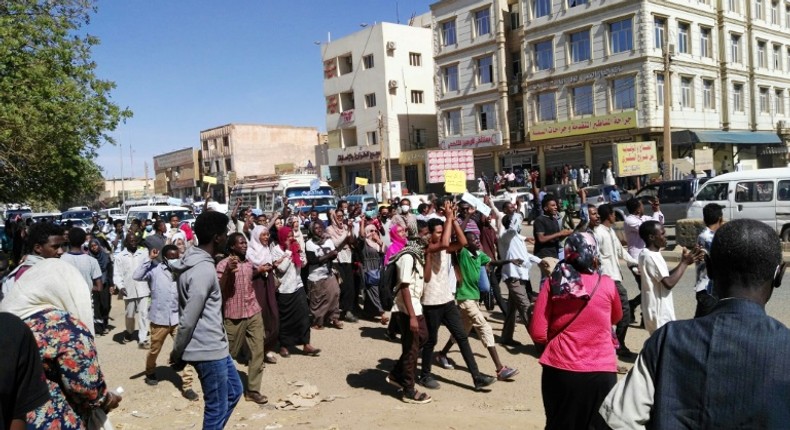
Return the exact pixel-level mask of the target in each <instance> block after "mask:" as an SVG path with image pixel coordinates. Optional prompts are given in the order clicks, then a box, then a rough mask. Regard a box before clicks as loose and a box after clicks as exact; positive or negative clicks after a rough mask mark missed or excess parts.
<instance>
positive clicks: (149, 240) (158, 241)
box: [143, 219, 167, 263]
mask: <svg viewBox="0 0 790 430" xmlns="http://www.w3.org/2000/svg"><path fill="white" fill-rule="evenodd" d="M146 231H148V229H147V228H146ZM166 232H167V223H165V221H164V220H163V219H157V220H156V221H155V222H154V223H153V231H152V232H149V234H148V235H147V236H145V241H144V242H143V246H145V247H146V248H147V249H156V250H157V251H159V257H158V258H159V259H160V261H159V262H160V263H161V258H162V248H163V247H164V246H165V245H167V236H165V233H166Z"/></svg>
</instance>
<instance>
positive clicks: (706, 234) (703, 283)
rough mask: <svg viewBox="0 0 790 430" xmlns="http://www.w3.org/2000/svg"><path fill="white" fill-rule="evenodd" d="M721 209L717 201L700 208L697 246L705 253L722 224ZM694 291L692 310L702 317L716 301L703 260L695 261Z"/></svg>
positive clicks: (707, 252) (711, 308)
mask: <svg viewBox="0 0 790 430" xmlns="http://www.w3.org/2000/svg"><path fill="white" fill-rule="evenodd" d="M722 209H723V208H722V206H721V205H719V204H717V203H708V204H707V205H705V207H704V208H702V219H703V221H704V222H705V230H703V231H702V233H700V234H699V236H697V246H699V247H700V249H702V250H703V251H705V254H706V255H710V247H711V245H712V244H713V235H714V234H715V233H716V231H717V230H718V229H719V228H720V227H721V226H722V225H724V212H723V211H722ZM694 292H695V294H696V296H697V310H696V312H694V318H699V317H704V316H705V315H707V314H709V313H710V312H711V311H712V310H713V307H714V306H716V301H717V300H716V296H715V295H714V294H713V282H712V281H711V280H710V277H709V276H708V270H707V263H706V261H705V260H702V261H700V262H699V263H697V283H696V286H695V288H694Z"/></svg>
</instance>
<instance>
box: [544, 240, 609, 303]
mask: <svg viewBox="0 0 790 430" xmlns="http://www.w3.org/2000/svg"><path fill="white" fill-rule="evenodd" d="M597 258H598V243H597V242H596V241H595V237H593V235H592V234H590V233H588V232H578V233H573V234H571V235H570V236H568V238H567V239H566V240H565V259H563V260H562V261H560V262H559V263H557V266H556V267H555V268H554V271H553V272H551V279H550V280H549V286H550V287H551V296H552V298H553V299H564V298H568V297H576V298H579V299H583V300H588V299H589V298H590V292H591V291H592V288H589V286H587V285H585V284H584V282H583V281H582V277H581V274H582V273H588V274H590V273H595V272H596V271H597V270H596V269H595V268H594V266H595V261H596V259H597Z"/></svg>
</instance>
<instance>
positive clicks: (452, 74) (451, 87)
mask: <svg viewBox="0 0 790 430" xmlns="http://www.w3.org/2000/svg"><path fill="white" fill-rule="evenodd" d="M442 83H443V84H444V92H448V91H458V65H457V64H455V65H452V66H447V67H443V68H442Z"/></svg>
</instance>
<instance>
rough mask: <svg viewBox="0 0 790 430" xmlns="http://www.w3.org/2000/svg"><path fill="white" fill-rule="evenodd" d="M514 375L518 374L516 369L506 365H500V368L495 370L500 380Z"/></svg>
mask: <svg viewBox="0 0 790 430" xmlns="http://www.w3.org/2000/svg"><path fill="white" fill-rule="evenodd" d="M516 375H518V369H511V368H510V367H507V366H502V368H501V369H499V370H498V371H497V372H496V378H497V379H498V380H500V381H506V380H508V379H510V378H512V377H514V376H516Z"/></svg>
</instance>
